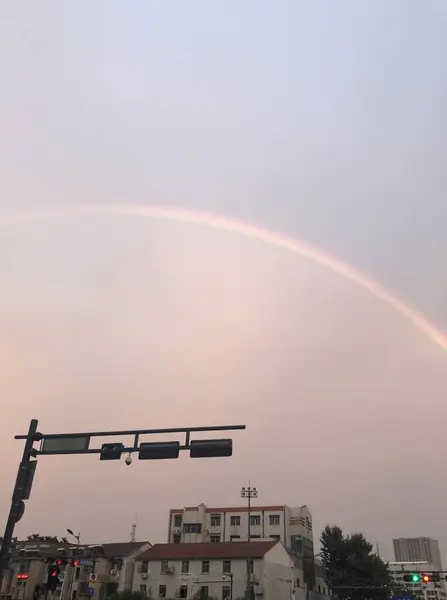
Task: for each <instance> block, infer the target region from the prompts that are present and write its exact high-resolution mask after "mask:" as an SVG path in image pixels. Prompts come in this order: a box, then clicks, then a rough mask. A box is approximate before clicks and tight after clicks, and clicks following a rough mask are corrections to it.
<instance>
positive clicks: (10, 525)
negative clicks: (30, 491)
mask: <svg viewBox="0 0 447 600" xmlns="http://www.w3.org/2000/svg"><path fill="white" fill-rule="evenodd" d="M37 425H38V421H37V419H32V420H31V421H30V424H29V429H28V435H27V437H26V441H25V448H24V449H23V455H22V460H21V462H20V465H19V469H18V472H17V478H16V482H15V485H14V491H13V493H12V500H11V508H10V510H9V515H8V520H7V522H6V527H5V533H4V534H3V541H2V547H1V549H0V591H1V589H2V587H3V575H4V572H5V569H6V566H7V563H8V554H9V549H10V547H11V542H12V538H13V535H14V527H15V524H16V523H17V521H18V520H19V519H20V517H21V514H20V511H21V506H22V502H23V492H24V486H25V484H26V481H27V475H28V471H29V464H30V458H31V451H32V449H33V443H34V440H35V435H36V433H37Z"/></svg>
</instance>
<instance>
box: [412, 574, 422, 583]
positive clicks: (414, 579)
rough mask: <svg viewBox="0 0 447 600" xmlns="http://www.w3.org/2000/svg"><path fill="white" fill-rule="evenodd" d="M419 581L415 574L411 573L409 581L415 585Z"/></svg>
mask: <svg viewBox="0 0 447 600" xmlns="http://www.w3.org/2000/svg"><path fill="white" fill-rule="evenodd" d="M419 580H420V577H419V575H417V574H416V573H413V574H412V576H411V581H412V582H413V583H417V582H418V581H419Z"/></svg>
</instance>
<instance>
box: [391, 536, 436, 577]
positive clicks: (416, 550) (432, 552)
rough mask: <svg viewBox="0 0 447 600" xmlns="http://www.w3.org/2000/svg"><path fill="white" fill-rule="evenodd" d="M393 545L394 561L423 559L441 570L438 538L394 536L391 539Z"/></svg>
mask: <svg viewBox="0 0 447 600" xmlns="http://www.w3.org/2000/svg"><path fill="white" fill-rule="evenodd" d="M393 547H394V560H395V561H396V562H417V561H424V562H427V563H430V564H431V565H433V566H434V567H435V569H437V570H439V571H441V570H442V560H441V553H440V551H439V544H438V540H434V539H433V538H429V537H419V538H396V539H393Z"/></svg>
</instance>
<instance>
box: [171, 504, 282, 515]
mask: <svg viewBox="0 0 447 600" xmlns="http://www.w3.org/2000/svg"><path fill="white" fill-rule="evenodd" d="M185 510H186V511H188V510H199V507H198V506H187V507H185V508H172V509H171V514H173V515H174V514H180V513H183V511H185ZM281 510H284V506H253V505H252V506H251V508H250V511H251V512H257V511H258V512H259V511H281ZM205 512H207V513H213V514H220V513H239V512H248V506H230V507H228V506H226V507H224V508H221V507H219V508H206V509H205Z"/></svg>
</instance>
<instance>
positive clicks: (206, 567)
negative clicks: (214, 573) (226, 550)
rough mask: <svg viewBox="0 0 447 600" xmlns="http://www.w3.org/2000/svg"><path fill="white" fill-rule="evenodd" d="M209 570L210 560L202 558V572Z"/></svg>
mask: <svg viewBox="0 0 447 600" xmlns="http://www.w3.org/2000/svg"><path fill="white" fill-rule="evenodd" d="M209 572H210V561H209V560H202V573H209Z"/></svg>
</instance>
